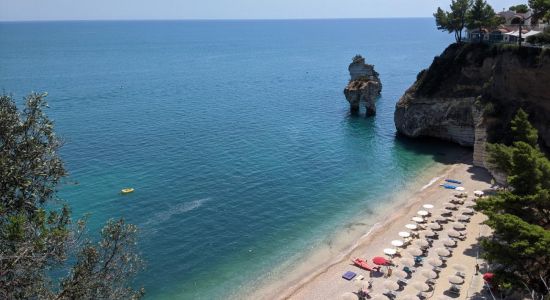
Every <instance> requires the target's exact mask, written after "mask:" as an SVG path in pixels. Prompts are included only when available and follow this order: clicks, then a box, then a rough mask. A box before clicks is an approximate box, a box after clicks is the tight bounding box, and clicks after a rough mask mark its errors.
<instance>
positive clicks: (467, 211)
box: [460, 208, 474, 214]
mask: <svg viewBox="0 0 550 300" xmlns="http://www.w3.org/2000/svg"><path fill="white" fill-rule="evenodd" d="M460 211H461V212H462V213H463V214H473V213H474V210H473V209H471V208H463V209H461V210H460Z"/></svg>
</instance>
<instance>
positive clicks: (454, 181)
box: [445, 179, 462, 184]
mask: <svg viewBox="0 0 550 300" xmlns="http://www.w3.org/2000/svg"><path fill="white" fill-rule="evenodd" d="M445 181H447V182H450V183H456V184H462V182H461V181H458V180H456V179H445Z"/></svg>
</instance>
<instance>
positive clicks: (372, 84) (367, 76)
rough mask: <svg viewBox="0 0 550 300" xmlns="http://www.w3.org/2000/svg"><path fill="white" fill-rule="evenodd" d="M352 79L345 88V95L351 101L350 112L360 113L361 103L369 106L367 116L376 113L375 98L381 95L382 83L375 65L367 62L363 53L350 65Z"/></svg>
mask: <svg viewBox="0 0 550 300" xmlns="http://www.w3.org/2000/svg"><path fill="white" fill-rule="evenodd" d="M348 70H349V74H350V76H351V80H350V81H349V83H348V86H346V88H345V89H344V95H345V96H346V99H347V100H348V102H349V107H350V112H351V113H352V114H354V115H357V114H359V107H360V105H361V103H364V104H365V107H366V108H367V116H374V115H375V114H376V106H375V104H374V100H375V99H376V98H377V97H378V96H380V92H381V91H382V83H381V82H380V78H379V77H378V73H377V72H376V71H375V70H374V66H373V65H369V64H367V63H365V59H364V58H363V57H362V56H361V55H356V56H355V57H354V58H353V62H352V63H351V64H350V65H349V68H348Z"/></svg>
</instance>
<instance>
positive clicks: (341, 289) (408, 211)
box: [249, 163, 491, 299]
mask: <svg viewBox="0 0 550 300" xmlns="http://www.w3.org/2000/svg"><path fill="white" fill-rule="evenodd" d="M437 176H438V177H440V178H441V179H440V180H438V181H437V182H434V184H432V185H430V186H428V187H426V188H424V189H423V190H421V191H418V192H416V193H412V194H408V195H401V197H407V198H408V199H407V200H403V201H402V202H398V204H399V205H400V206H399V207H398V208H395V209H394V211H393V212H392V213H388V214H386V215H385V216H383V222H381V223H380V224H379V226H377V227H375V228H372V229H371V232H370V233H369V234H368V235H366V236H364V237H363V238H362V239H361V240H360V241H358V242H357V243H356V244H355V245H353V247H350V248H347V250H346V251H345V252H343V253H337V254H333V257H331V259H328V260H326V261H327V262H326V263H325V264H324V265H322V266H321V267H319V268H316V270H310V272H309V273H308V275H307V276H305V277H304V278H303V279H301V280H295V279H294V278H292V277H290V276H289V277H288V278H285V277H281V278H280V279H279V280H277V281H276V282H272V283H269V284H267V285H265V286H263V287H261V288H260V289H258V290H257V291H255V292H254V293H253V294H252V295H249V296H251V297H250V298H255V299H339V298H340V296H341V295H342V294H343V293H345V292H356V291H357V290H358V288H356V285H355V283H354V281H346V280H344V279H342V278H341V276H342V274H343V273H345V272H346V271H353V272H355V273H357V274H360V275H363V276H364V277H365V279H364V280H365V281H366V280H368V279H369V273H368V272H367V271H364V270H361V269H359V268H357V267H355V266H353V265H352V264H351V261H350V260H351V259H352V258H355V257H360V258H364V259H365V258H366V259H368V260H369V263H370V264H371V265H372V262H371V259H372V257H374V256H384V254H383V249H384V248H391V244H390V242H391V241H392V240H395V239H400V238H399V236H398V232H400V231H407V230H406V229H405V227H404V225H405V224H407V223H414V222H412V221H410V220H411V218H412V217H413V216H415V215H416V212H417V211H418V210H420V209H421V206H422V204H426V203H430V204H433V205H434V206H435V208H434V209H432V213H433V215H434V216H435V215H437V212H438V210H439V209H440V208H443V207H442V205H443V204H444V203H446V202H448V201H449V199H451V198H452V195H453V193H455V192H454V191H453V190H446V189H443V188H442V187H440V186H439V184H440V183H443V179H444V178H453V179H458V180H461V181H462V182H463V183H462V186H464V187H465V188H466V190H467V191H468V192H469V195H470V196H472V192H473V191H474V190H488V189H490V187H491V185H490V176H489V174H488V173H487V172H486V171H485V170H483V169H480V168H475V167H472V166H471V165H470V164H466V163H457V164H453V165H450V166H448V167H446V168H445V169H444V170H443V171H442V173H440V174H437ZM470 198H471V197H470ZM455 214H456V213H455ZM483 220H484V216H483V215H481V214H479V213H476V214H475V215H474V216H473V217H472V220H471V222H470V223H467V227H466V231H467V239H466V240H465V241H459V243H458V245H457V248H456V249H455V250H454V252H453V255H452V257H450V258H449V259H448V262H447V267H446V268H443V270H442V272H441V274H440V276H439V278H438V279H436V285H435V287H434V289H433V290H431V291H430V292H428V293H427V296H428V297H429V298H434V299H435V298H437V297H436V296H438V295H443V294H444V292H445V290H447V289H448V288H449V287H450V283H449V282H448V276H450V275H453V274H454V273H455V272H456V271H455V270H454V269H453V268H452V266H453V265H454V264H462V265H464V266H465V268H466V270H465V273H466V276H465V277H466V281H465V283H464V284H463V285H462V286H463V288H462V292H461V295H460V297H457V296H456V295H451V294H449V296H451V297H452V298H457V299H470V298H471V297H472V295H474V294H476V293H478V292H479V291H480V290H481V289H482V286H483V283H482V280H481V276H480V275H478V276H475V275H474V273H475V264H476V255H477V237H478V236H479V235H480V234H485V235H486V234H488V233H489V230H488V228H486V226H484V225H480V223H481V222H482V221H483ZM450 227H451V225H450V224H445V225H444V229H443V230H442V231H438V232H439V236H440V238H439V240H436V241H435V242H434V245H433V247H432V248H431V249H432V250H431V251H430V253H429V255H428V256H429V257H433V256H436V254H435V253H433V252H434V251H433V249H435V248H437V247H440V246H441V247H442V244H441V241H440V240H441V239H443V238H446V237H447V236H446V234H445V231H446V230H447V229H448V228H450ZM403 252H406V250H404V251H403ZM395 261H398V259H396V260H395ZM479 264H480V265H482V264H481V262H479ZM425 267H426V268H427V267H430V266H429V265H427V264H425ZM297 268H298V266H297ZM302 268H303V266H302ZM399 269H401V267H400V268H399ZM420 269H422V268H419V269H418V270H420ZM371 278H372V279H373V281H374V284H373V289H372V291H371V294H382V292H383V291H385V288H384V286H383V282H384V281H386V280H387V279H386V278H384V277H383V275H382V274H375V275H374V276H373V277H371ZM390 280H393V281H397V278H395V277H391V278H390ZM408 280H409V283H411V282H414V281H416V280H420V281H422V282H424V281H425V278H424V277H423V276H422V275H421V274H420V272H415V273H413V276H412V278H410V279H408ZM417 293H418V292H417V291H416V290H415V289H414V288H413V287H412V286H411V285H408V286H405V288H404V289H403V290H401V291H398V292H396V294H397V299H399V298H400V297H402V296H404V295H415V294H417Z"/></svg>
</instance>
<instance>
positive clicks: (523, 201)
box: [476, 110, 550, 296]
mask: <svg viewBox="0 0 550 300" xmlns="http://www.w3.org/2000/svg"><path fill="white" fill-rule="evenodd" d="M511 134H512V138H513V144H512V145H511V146H506V145H502V144H496V145H490V146H489V147H488V152H489V155H490V161H491V162H492V163H494V164H496V165H497V166H498V167H499V168H500V169H501V170H502V171H505V172H506V173H507V175H508V182H509V184H510V189H509V190H506V191H500V192H498V193H497V194H496V195H494V196H491V197H489V198H487V199H483V200H479V201H478V203H477V205H476V209H477V210H480V211H482V212H483V213H485V214H486V215H487V216H488V220H487V222H486V224H487V225H489V226H490V227H491V228H492V229H493V230H494V232H493V236H492V237H490V238H485V239H483V240H482V242H481V244H482V246H483V248H484V253H483V256H484V258H486V259H487V260H488V261H489V262H490V263H491V264H493V266H494V269H495V273H496V274H497V281H498V282H499V283H501V284H503V285H504V286H511V287H514V288H517V289H518V290H525V288H526V287H527V288H528V289H529V290H530V291H531V292H533V293H536V294H539V295H546V296H548V294H549V292H550V291H549V290H548V288H547V286H548V285H550V284H549V283H550V230H549V229H550V160H548V158H547V157H545V156H544V154H543V153H542V152H541V151H540V150H539V149H538V148H537V143H536V142H537V139H538V135H537V131H536V129H535V128H533V127H532V125H531V124H529V122H528V115H527V114H526V113H525V112H523V111H522V110H520V111H519V112H518V114H517V115H516V117H515V118H514V119H513V120H512V123H511Z"/></svg>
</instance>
